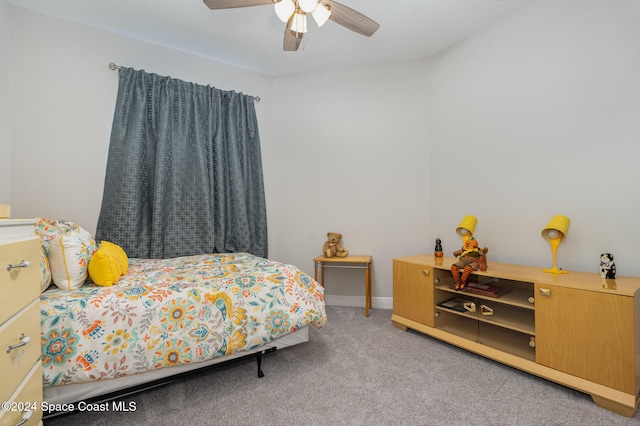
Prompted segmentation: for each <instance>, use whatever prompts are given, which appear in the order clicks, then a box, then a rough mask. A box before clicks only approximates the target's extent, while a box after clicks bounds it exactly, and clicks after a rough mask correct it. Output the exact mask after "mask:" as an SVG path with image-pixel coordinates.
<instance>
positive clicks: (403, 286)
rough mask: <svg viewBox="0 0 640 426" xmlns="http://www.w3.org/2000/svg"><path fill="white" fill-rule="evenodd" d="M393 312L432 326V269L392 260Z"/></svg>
mask: <svg viewBox="0 0 640 426" xmlns="http://www.w3.org/2000/svg"><path fill="white" fill-rule="evenodd" d="M393 313H394V314H395V315H398V316H401V317H403V318H407V319H410V320H413V321H416V322H419V323H420V324H424V325H427V326H429V327H433V325H434V303H433V269H432V268H429V267H425V266H422V265H416V264H413V263H405V262H400V261H394V262H393Z"/></svg>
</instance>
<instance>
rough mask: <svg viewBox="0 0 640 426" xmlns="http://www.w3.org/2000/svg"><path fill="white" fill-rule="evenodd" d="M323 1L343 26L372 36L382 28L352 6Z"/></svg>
mask: <svg viewBox="0 0 640 426" xmlns="http://www.w3.org/2000/svg"><path fill="white" fill-rule="evenodd" d="M205 1H206V0H205ZM322 3H326V4H328V5H329V7H330V8H331V9H330V10H331V16H329V19H331V20H332V21H333V22H335V23H336V24H340V25H342V26H343V27H345V28H348V29H350V30H351V31H355V32H357V33H358V34H362V35H365V36H367V37H371V36H372V35H373V33H375V32H376V31H377V30H378V28H380V24H378V23H377V22H375V21H373V20H372V19H369V18H367V17H366V16H364V15H363V14H362V13H360V12H356V11H355V10H353V9H351V8H350V7H347V6H345V5H342V4H340V3H338V2H335V1H333V0H322Z"/></svg>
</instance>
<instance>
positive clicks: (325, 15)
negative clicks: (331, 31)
mask: <svg viewBox="0 0 640 426" xmlns="http://www.w3.org/2000/svg"><path fill="white" fill-rule="evenodd" d="M311 16H313V19H314V20H315V21H316V24H318V27H321V26H323V25H324V24H326V23H327V21H328V20H329V17H330V16H331V11H330V10H329V9H328V8H327V6H325V5H324V4H322V3H318V7H316V10H314V11H313V12H312V13H311Z"/></svg>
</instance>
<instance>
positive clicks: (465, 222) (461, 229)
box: [456, 216, 478, 245]
mask: <svg viewBox="0 0 640 426" xmlns="http://www.w3.org/2000/svg"><path fill="white" fill-rule="evenodd" d="M477 223H478V219H476V217H475V216H465V217H464V219H462V222H460V225H458V227H457V228H456V232H457V233H458V235H460V236H461V237H462V245H464V243H466V242H467V240H468V239H469V238H471V237H472V236H473V231H475V230H476V224H477Z"/></svg>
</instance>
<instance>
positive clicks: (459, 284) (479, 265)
mask: <svg viewBox="0 0 640 426" xmlns="http://www.w3.org/2000/svg"><path fill="white" fill-rule="evenodd" d="M488 251H489V249H488V248H486V247H484V248H482V249H479V248H478V241H477V240H476V239H474V238H473V237H471V238H469V239H468V240H467V241H465V243H464V245H463V246H462V248H461V249H460V250H456V251H454V252H453V255H454V256H457V257H459V259H458V261H457V262H456V263H454V264H453V265H451V275H453V279H454V281H455V283H456V290H462V289H463V288H464V287H465V286H466V285H467V279H468V278H469V275H471V272H472V271H477V270H478V269H480V270H481V271H486V270H487V256H486V255H487V252H488ZM460 269H462V276H460V271H459V270H460Z"/></svg>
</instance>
